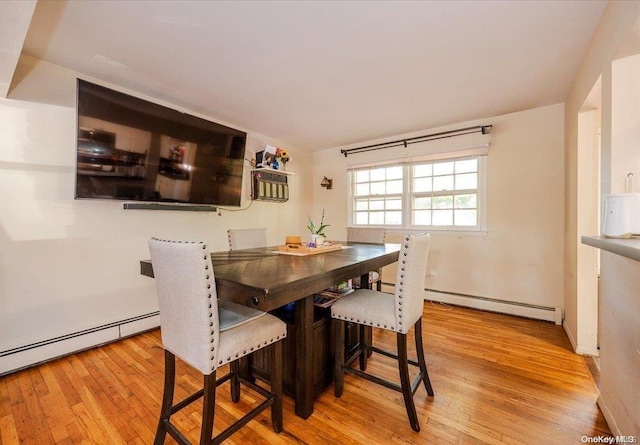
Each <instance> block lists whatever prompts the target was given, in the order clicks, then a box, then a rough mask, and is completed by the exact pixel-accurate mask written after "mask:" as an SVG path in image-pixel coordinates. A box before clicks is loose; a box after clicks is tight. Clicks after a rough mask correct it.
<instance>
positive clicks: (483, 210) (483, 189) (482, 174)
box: [347, 152, 488, 236]
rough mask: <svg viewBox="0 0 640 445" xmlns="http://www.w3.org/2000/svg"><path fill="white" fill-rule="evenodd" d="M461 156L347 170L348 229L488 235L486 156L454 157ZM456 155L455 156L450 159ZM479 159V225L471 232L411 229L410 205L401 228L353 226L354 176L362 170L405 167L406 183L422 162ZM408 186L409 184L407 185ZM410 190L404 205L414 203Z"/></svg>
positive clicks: (447, 228)
mask: <svg viewBox="0 0 640 445" xmlns="http://www.w3.org/2000/svg"><path fill="white" fill-rule="evenodd" d="M455 154H460V152H458V153H450V156H447V157H446V158H445V157H440V156H438V157H437V158H430V159H428V157H424V158H422V157H420V159H416V158H412V159H403V160H402V161H400V162H398V161H394V162H376V163H375V165H372V164H366V165H364V164H363V165H352V166H350V167H349V169H348V170H347V184H348V187H347V227H371V228H385V229H387V230H388V231H389V232H391V233H393V232H396V231H397V232H399V233H400V232H401V233H419V232H424V231H428V232H430V233H439V234H443V235H454V236H482V235H486V234H487V233H488V228H487V156H486V155H484V153H483V154H473V155H471V156H469V154H466V153H465V154H466V156H455ZM451 155H453V156H451ZM476 156H477V159H478V189H477V190H478V191H477V193H478V224H477V226H475V227H469V228H461V227H460V226H415V225H412V224H411V223H410V222H411V205H404V206H403V208H402V220H403V224H402V225H400V226H395V225H371V224H354V223H353V201H354V196H353V192H354V190H353V177H352V175H353V172H354V170H358V169H361V168H374V167H376V166H380V167H382V166H393V165H403V168H404V173H403V175H404V176H403V181H404V180H406V179H407V178H409V170H410V168H411V166H412V165H413V164H414V163H418V162H421V161H424V162H438V161H441V160H442V161H444V160H445V159H451V160H460V159H464V158H469V157H476ZM405 185H406V184H405ZM411 198H412V196H411V190H410V187H405V190H404V194H403V202H404V203H410V202H411Z"/></svg>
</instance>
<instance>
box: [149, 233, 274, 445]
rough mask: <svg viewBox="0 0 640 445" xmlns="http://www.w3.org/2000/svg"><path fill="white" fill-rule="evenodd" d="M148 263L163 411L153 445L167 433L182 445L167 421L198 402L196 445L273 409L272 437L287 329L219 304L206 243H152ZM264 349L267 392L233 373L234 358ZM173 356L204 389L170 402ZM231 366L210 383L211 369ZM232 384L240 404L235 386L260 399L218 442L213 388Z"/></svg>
mask: <svg viewBox="0 0 640 445" xmlns="http://www.w3.org/2000/svg"><path fill="white" fill-rule="evenodd" d="M149 250H150V252H151V262H152V264H153V272H154V275H155V281H156V287H157V290H158V301H159V305H160V326H161V333H162V345H163V347H164V349H165V377H164V394H163V398H162V409H161V412H160V419H159V422H158V429H157V432H156V437H155V442H154V443H155V445H160V444H163V443H164V440H165V438H166V435H167V433H169V434H170V435H171V437H173V438H174V439H175V440H176V441H177V442H178V443H180V444H183V445H184V444H188V443H189V441H188V440H187V439H186V437H185V436H184V434H183V433H182V432H180V431H179V430H178V428H177V427H176V425H175V424H173V423H171V416H172V415H173V414H175V413H176V412H177V411H179V410H181V409H182V408H184V407H185V406H187V405H189V404H191V403H192V402H194V401H195V400H198V399H199V398H200V397H204V401H203V409H202V429H201V434H200V442H199V443H200V444H218V443H221V442H222V441H223V440H225V439H227V438H228V437H229V436H231V435H232V434H233V433H235V432H236V431H238V430H239V429H240V428H241V427H242V426H243V425H245V424H247V423H248V422H249V421H250V420H251V419H253V418H254V417H256V416H257V415H258V414H260V413H261V412H262V411H264V410H265V409H267V408H268V407H271V422H272V424H273V429H274V431H275V432H277V433H279V432H280V431H282V341H281V340H282V339H283V338H285V337H286V335H287V328H286V325H285V323H283V322H282V321H281V320H279V319H278V318H276V317H274V316H272V315H270V314H267V313H266V312H261V311H257V310H254V309H251V308H248V307H245V306H241V305H237V304H233V303H230V302H227V301H219V300H218V298H217V294H216V286H215V280H214V273H213V266H212V264H211V258H210V256H209V250H208V248H207V245H206V244H205V243H191V242H177V241H164V240H158V239H155V238H153V239H151V240H150V241H149ZM266 347H268V348H270V349H271V351H270V359H271V369H272V373H271V379H270V384H271V391H270V392H269V391H267V390H266V389H264V388H262V387H260V386H258V385H256V384H255V383H253V382H250V381H248V380H245V379H244V378H243V377H242V376H241V375H239V374H238V373H237V371H238V368H239V367H238V359H240V358H242V357H244V356H246V355H248V354H251V353H253V352H255V351H257V350H259V349H262V348H266ZM176 356H177V357H178V358H180V359H181V360H183V361H184V362H186V363H187V364H189V365H190V366H192V367H193V368H195V369H197V370H198V371H200V372H201V373H202V374H203V376H204V384H203V389H201V390H200V391H198V392H196V393H194V394H192V395H191V396H189V397H187V398H186V399H184V400H183V401H181V402H179V403H176V404H174V403H173V395H174V387H175V377H176V375H175V374H176V373H175V371H176ZM227 363H230V364H231V365H230V371H229V372H228V373H227V374H225V375H224V376H222V377H220V378H218V379H216V370H217V369H218V368H219V367H221V366H223V365H225V364H227ZM227 380H229V381H230V382H231V399H232V400H233V401H234V402H238V401H239V400H240V384H241V383H242V384H244V385H246V386H247V387H249V388H251V389H252V390H254V391H256V392H257V393H259V394H260V395H262V396H263V397H264V398H265V399H264V401H262V402H261V403H260V404H259V405H257V406H256V407H255V408H253V409H252V410H251V411H250V412H248V413H247V414H245V415H244V416H243V417H242V418H240V419H239V420H237V421H236V422H235V423H233V424H232V425H231V426H229V427H228V428H227V429H225V430H224V431H222V432H220V433H219V434H218V435H217V436H215V437H212V434H213V418H214V413H215V405H216V387H217V386H218V385H220V384H221V383H223V382H226V381H227Z"/></svg>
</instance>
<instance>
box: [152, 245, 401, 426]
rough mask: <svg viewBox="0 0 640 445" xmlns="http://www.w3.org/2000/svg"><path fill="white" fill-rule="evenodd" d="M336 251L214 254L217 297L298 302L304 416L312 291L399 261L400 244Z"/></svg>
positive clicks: (308, 404)
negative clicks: (294, 253)
mask: <svg viewBox="0 0 640 445" xmlns="http://www.w3.org/2000/svg"><path fill="white" fill-rule="evenodd" d="M340 244H342V248H341V249H340V250H335V251H330V252H324V253H318V254H313V255H304V256H302V255H290V254H285V253H281V252H278V247H277V246H275V247H264V248H257V249H242V250H231V251H224V252H212V253H211V260H212V263H213V267H214V274H215V278H216V288H217V293H218V297H219V298H221V299H225V300H229V301H233V302H235V303H239V304H243V305H246V306H250V307H254V308H256V309H260V310H263V311H273V310H275V309H278V308H281V307H282V306H285V305H287V304H289V303H292V302H296V304H295V309H294V322H295V334H294V335H295V356H296V357H303V358H307V359H302V360H297V361H296V363H295V382H296V385H295V411H296V414H297V415H298V416H300V417H303V418H307V417H309V416H310V415H311V414H312V413H313V400H314V397H315V394H314V382H313V363H312V362H313V360H312V359H309V358H310V357H313V354H314V350H313V348H314V341H313V322H314V312H313V307H314V304H313V303H314V300H313V295H314V293H316V292H320V291H322V290H324V289H326V288H329V287H331V286H333V285H335V284H336V283H340V282H342V281H346V280H348V279H351V278H355V277H358V276H360V277H362V279H361V282H362V283H368V273H369V271H372V270H377V269H380V268H382V267H384V266H386V265H388V264H392V263H395V262H396V261H398V254H399V251H400V245H399V244H355V243H346V242H340ZM140 272H141V274H142V275H146V276H149V277H153V266H152V264H151V261H150V260H142V261H140Z"/></svg>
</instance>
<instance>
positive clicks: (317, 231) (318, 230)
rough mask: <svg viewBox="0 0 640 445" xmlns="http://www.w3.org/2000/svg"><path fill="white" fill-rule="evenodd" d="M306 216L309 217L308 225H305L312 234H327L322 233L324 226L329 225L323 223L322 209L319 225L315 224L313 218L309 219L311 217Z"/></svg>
mask: <svg viewBox="0 0 640 445" xmlns="http://www.w3.org/2000/svg"><path fill="white" fill-rule="evenodd" d="M307 217H308V218H309V225H308V226H307V229H309V231H310V232H311V234H312V235H320V236H325V237H326V236H327V235H325V234H324V229H325V228H326V227H329V226H330V224H325V223H324V209H322V218H321V219H320V225H318V226H316V225H315V223H314V222H313V220H312V219H311V217H310V216H309V215H307Z"/></svg>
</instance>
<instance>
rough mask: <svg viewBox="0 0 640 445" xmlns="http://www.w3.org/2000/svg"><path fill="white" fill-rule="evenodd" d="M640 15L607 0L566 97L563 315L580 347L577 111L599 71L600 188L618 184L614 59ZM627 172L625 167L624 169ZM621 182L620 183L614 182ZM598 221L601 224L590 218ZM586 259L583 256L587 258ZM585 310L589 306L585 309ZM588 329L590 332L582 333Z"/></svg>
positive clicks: (632, 5) (584, 317) (583, 316)
mask: <svg viewBox="0 0 640 445" xmlns="http://www.w3.org/2000/svg"><path fill="white" fill-rule="evenodd" d="M639 17H640V2H609V3H608V5H607V7H606V8H605V11H604V13H603V15H602V19H601V20H600V23H599V24H598V27H597V29H596V32H595V34H594V36H593V38H592V41H591V44H590V46H589V49H588V51H587V54H586V56H585V58H584V60H583V61H582V66H581V68H580V71H579V73H578V75H577V76H576V80H575V82H574V84H573V87H572V89H571V92H570V93H569V95H568V96H567V99H566V101H565V106H566V115H565V139H566V140H565V162H566V169H565V183H566V187H565V195H566V198H565V202H566V206H565V277H564V281H565V291H564V306H565V321H564V327H565V330H566V331H567V334H568V335H569V338H570V339H571V340H572V343H573V346H574V348H575V349H576V350H577V351H582V350H583V349H588V347H586V348H583V344H589V343H590V342H591V335H590V332H591V331H592V330H593V326H592V324H591V320H592V316H591V305H590V304H587V305H586V307H583V306H582V305H581V304H580V299H579V297H578V288H579V284H578V283H579V280H580V274H581V273H582V272H581V271H580V268H579V265H580V264H581V263H584V261H581V260H580V255H581V253H582V252H584V249H583V248H582V246H581V241H580V238H581V236H583V235H596V233H582V231H581V230H582V227H584V226H583V224H582V223H581V222H580V220H581V218H584V216H585V215H584V206H581V205H580V190H582V187H583V186H584V184H583V183H581V178H585V175H584V172H579V160H578V158H579V156H578V115H579V113H580V109H581V107H582V106H583V103H584V102H585V100H586V99H587V97H588V96H589V93H590V92H591V89H592V87H593V86H594V84H595V83H596V82H597V81H598V78H599V77H601V79H602V80H601V81H602V96H601V97H602V108H601V112H600V116H601V156H602V158H601V168H602V172H601V173H602V183H601V190H602V193H610V192H611V191H613V190H620V189H619V188H618V187H620V185H619V183H620V182H621V181H622V179H621V178H613V177H612V175H611V174H612V171H611V170H612V169H611V160H612V155H611V154H612V149H613V147H612V67H611V66H612V62H613V61H614V60H615V59H616V57H617V54H618V52H619V50H620V48H621V46H622V45H624V44H625V43H626V41H627V40H628V39H629V34H630V32H631V30H632V29H633V27H634V25H635V24H636V22H637V21H638V18H639ZM625 175H626V173H625ZM614 183H617V184H618V185H615V188H614ZM592 227H597V224H592ZM583 259H584V258H583ZM585 311H586V312H585ZM584 335H586V336H587V337H583V336H584ZM583 339H584V341H583Z"/></svg>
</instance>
